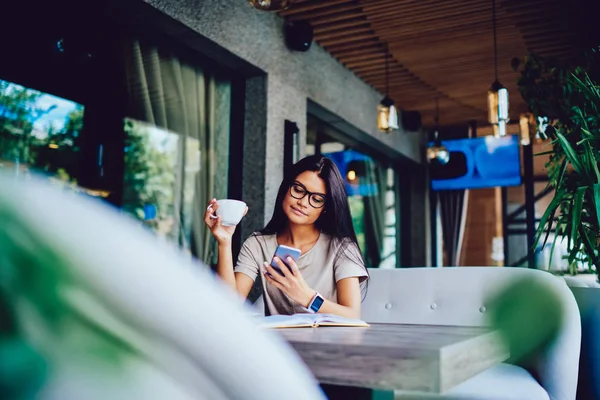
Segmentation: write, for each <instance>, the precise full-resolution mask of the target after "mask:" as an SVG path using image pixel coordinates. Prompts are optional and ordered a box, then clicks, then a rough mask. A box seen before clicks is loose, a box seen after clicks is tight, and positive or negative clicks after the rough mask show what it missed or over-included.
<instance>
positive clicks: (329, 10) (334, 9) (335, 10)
mask: <svg viewBox="0 0 600 400" xmlns="http://www.w3.org/2000/svg"><path fill="white" fill-rule="evenodd" d="M348 11H350V12H356V11H358V12H360V11H362V6H361V5H360V4H358V2H352V3H350V4H347V5H346V4H345V5H342V6H327V7H326V8H323V9H320V10H315V11H308V12H305V13H301V14H297V15H291V16H290V17H289V19H291V20H299V19H302V20H305V19H311V18H317V17H319V18H320V17H324V16H329V15H335V14H339V13H343V12H348Z"/></svg>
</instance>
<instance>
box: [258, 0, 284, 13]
mask: <svg viewBox="0 0 600 400" xmlns="http://www.w3.org/2000/svg"><path fill="white" fill-rule="evenodd" d="M249 2H250V4H252V6H253V7H254V8H256V9H258V10H261V11H282V10H285V9H286V8H288V7H289V6H290V4H291V1H290V0H249Z"/></svg>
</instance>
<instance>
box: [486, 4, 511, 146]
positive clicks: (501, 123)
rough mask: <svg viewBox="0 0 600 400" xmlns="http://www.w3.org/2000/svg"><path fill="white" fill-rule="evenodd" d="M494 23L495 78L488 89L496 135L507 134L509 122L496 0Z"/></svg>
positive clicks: (493, 15)
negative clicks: (500, 77)
mask: <svg viewBox="0 0 600 400" xmlns="http://www.w3.org/2000/svg"><path fill="white" fill-rule="evenodd" d="M492 20H493V25H494V74H495V80H494V83H492V87H491V88H490V90H489V91H488V121H489V123H490V124H492V126H493V127H494V135H495V136H505V135H506V124H507V123H508V90H507V89H506V88H505V87H504V86H503V85H502V84H501V83H500V81H499V80H498V45H497V37H496V0H492Z"/></svg>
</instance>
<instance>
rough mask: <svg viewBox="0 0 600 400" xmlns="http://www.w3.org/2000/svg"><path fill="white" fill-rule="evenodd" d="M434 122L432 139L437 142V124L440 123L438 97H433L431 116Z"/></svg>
mask: <svg viewBox="0 0 600 400" xmlns="http://www.w3.org/2000/svg"><path fill="white" fill-rule="evenodd" d="M433 120H434V123H435V131H434V134H433V135H434V139H435V141H436V143H437V141H438V140H439V139H438V135H439V133H438V130H439V125H440V102H439V97H437V96H436V97H435V116H434V117H433Z"/></svg>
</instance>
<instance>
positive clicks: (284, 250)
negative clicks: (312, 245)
mask: <svg viewBox="0 0 600 400" xmlns="http://www.w3.org/2000/svg"><path fill="white" fill-rule="evenodd" d="M300 253H301V251H300V249H296V248H294V247H290V246H285V245H283V244H280V245H277V249H275V254H273V258H275V257H279V258H280V259H281V261H283V263H284V264H286V262H285V260H286V259H287V258H288V257H292V259H293V260H294V261H296V262H298V259H299V258H300ZM286 265H287V264H286ZM271 267H273V269H274V270H275V271H277V272H279V273H280V274H281V275H283V272H281V270H280V269H279V265H277V263H275V260H273V259H271Z"/></svg>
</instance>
